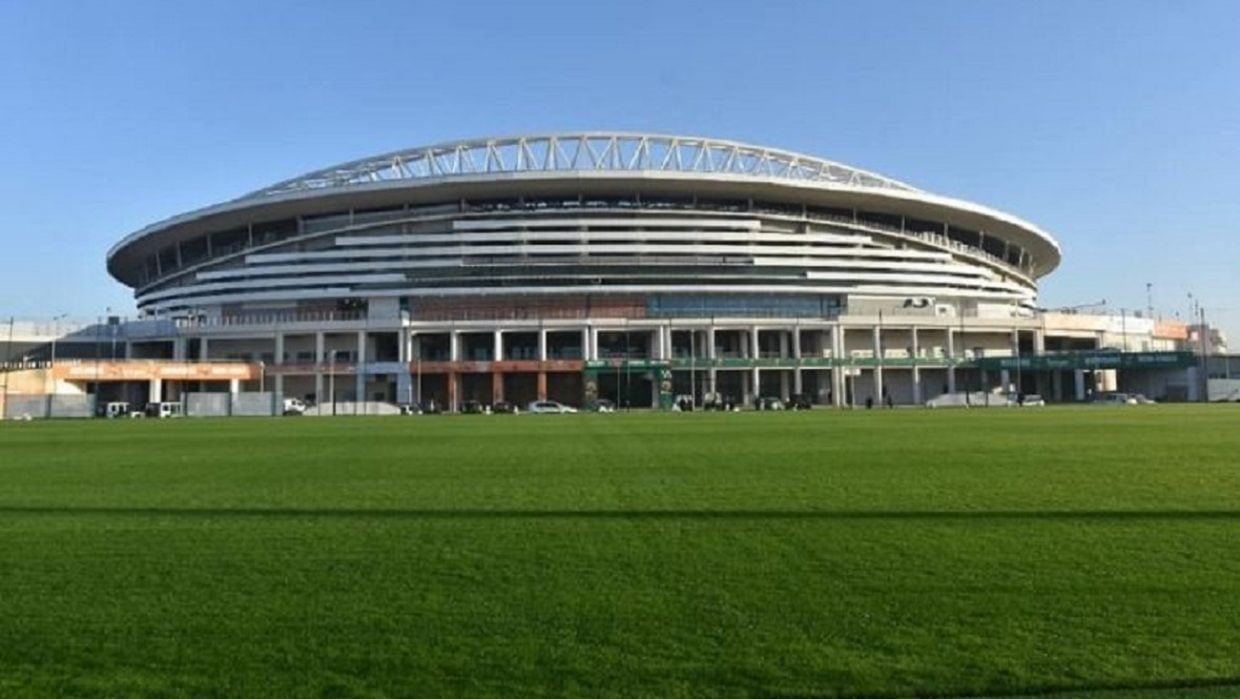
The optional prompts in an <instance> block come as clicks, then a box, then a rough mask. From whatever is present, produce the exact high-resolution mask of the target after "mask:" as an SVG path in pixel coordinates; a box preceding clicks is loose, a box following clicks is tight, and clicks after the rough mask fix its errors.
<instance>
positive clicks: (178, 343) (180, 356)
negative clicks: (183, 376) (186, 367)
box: [172, 337, 186, 362]
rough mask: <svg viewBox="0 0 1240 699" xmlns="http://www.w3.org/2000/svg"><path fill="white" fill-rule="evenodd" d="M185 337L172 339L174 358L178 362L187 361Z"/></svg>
mask: <svg viewBox="0 0 1240 699" xmlns="http://www.w3.org/2000/svg"><path fill="white" fill-rule="evenodd" d="M185 344H186V342H185V338H183V337H178V338H175V339H174V340H173V341H172V358H173V359H174V360H176V361H178V362H183V361H185Z"/></svg>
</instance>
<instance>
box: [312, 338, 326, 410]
mask: <svg viewBox="0 0 1240 699" xmlns="http://www.w3.org/2000/svg"><path fill="white" fill-rule="evenodd" d="M314 363H315V364H325V363H327V338H326V336H325V333H322V332H317V333H315V334H314ZM321 389H322V386H319V387H318V389H316V393H315V395H316V396H318V395H319V394H320V393H322V390H321ZM319 402H322V401H319Z"/></svg>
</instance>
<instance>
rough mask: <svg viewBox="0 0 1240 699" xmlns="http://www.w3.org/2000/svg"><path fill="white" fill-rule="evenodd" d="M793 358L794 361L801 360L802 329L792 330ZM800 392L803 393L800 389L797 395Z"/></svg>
mask: <svg viewBox="0 0 1240 699" xmlns="http://www.w3.org/2000/svg"><path fill="white" fill-rule="evenodd" d="M792 358H793V359H800V358H801V329H800V328H793V329H792ZM800 392H801V391H800V390H799V389H798V390H797V393H800Z"/></svg>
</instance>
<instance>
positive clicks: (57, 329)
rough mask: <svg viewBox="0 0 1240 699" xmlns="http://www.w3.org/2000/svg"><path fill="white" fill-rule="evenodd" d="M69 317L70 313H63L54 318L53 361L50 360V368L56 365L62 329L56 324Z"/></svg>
mask: <svg viewBox="0 0 1240 699" xmlns="http://www.w3.org/2000/svg"><path fill="white" fill-rule="evenodd" d="M68 316H69V314H68V313H61V314H60V315H58V316H53V317H52V356H51V359H49V360H48V366H49V367H50V366H54V365H55V364H56V338H58V337H60V327H59V326H58V325H56V323H57V322H58V321H61V320H64V319H65V318H67V317H68Z"/></svg>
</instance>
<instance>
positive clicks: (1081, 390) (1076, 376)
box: [1072, 369, 1085, 402]
mask: <svg viewBox="0 0 1240 699" xmlns="http://www.w3.org/2000/svg"><path fill="white" fill-rule="evenodd" d="M1072 380H1073V383H1074V384H1075V387H1076V400H1077V401H1078V402H1083V401H1084V400H1085V370H1084V369H1077V370H1075V371H1073V372H1072Z"/></svg>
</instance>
